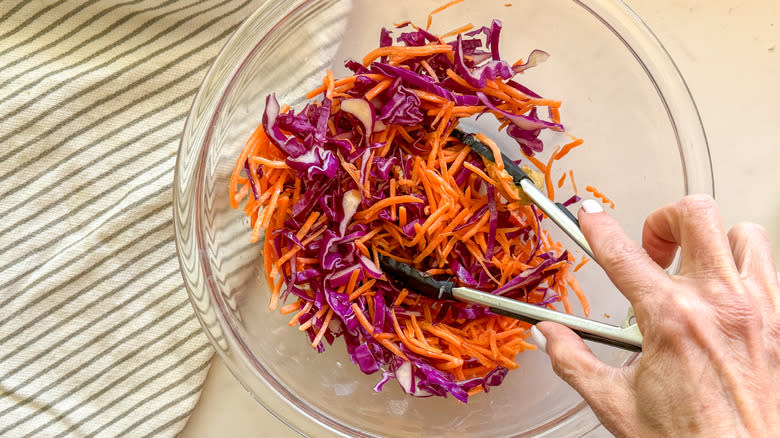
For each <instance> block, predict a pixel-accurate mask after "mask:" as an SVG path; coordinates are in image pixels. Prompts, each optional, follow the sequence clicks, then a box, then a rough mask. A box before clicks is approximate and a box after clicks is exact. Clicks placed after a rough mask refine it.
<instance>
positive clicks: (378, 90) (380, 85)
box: [365, 79, 393, 100]
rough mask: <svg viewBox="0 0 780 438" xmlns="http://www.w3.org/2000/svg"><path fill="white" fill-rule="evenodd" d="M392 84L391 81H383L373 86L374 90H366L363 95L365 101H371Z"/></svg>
mask: <svg viewBox="0 0 780 438" xmlns="http://www.w3.org/2000/svg"><path fill="white" fill-rule="evenodd" d="M392 83H393V80H392V79H385V80H384V81H382V82H380V83H378V84H376V85H374V88H372V89H370V90H368V91H367V92H366V94H365V97H366V100H371V99H373V98H375V97H376V96H378V95H379V93H381V92H383V91H385V90H387V88H388V87H389V86H390V84H392Z"/></svg>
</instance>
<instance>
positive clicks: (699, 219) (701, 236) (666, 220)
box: [642, 195, 736, 278]
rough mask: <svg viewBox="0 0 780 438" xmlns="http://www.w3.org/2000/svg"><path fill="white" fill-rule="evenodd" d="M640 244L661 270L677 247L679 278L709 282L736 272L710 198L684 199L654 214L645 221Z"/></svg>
mask: <svg viewBox="0 0 780 438" xmlns="http://www.w3.org/2000/svg"><path fill="white" fill-rule="evenodd" d="M642 241H643V244H644V245H645V248H646V249H647V251H648V253H649V254H650V255H651V257H652V258H653V259H654V260H657V261H658V262H659V264H660V265H662V266H664V265H666V266H668V263H669V262H671V258H672V257H673V256H674V254H673V251H674V250H676V247H677V246H678V245H679V246H680V248H681V258H682V261H681V266H680V274H681V275H693V276H696V277H704V278H710V277H715V276H724V275H730V274H732V273H734V272H735V270H736V268H735V266H734V262H733V259H732V255H731V247H730V245H729V242H728V240H727V238H726V232H725V230H724V228H723V223H722V222H721V220H720V211H719V210H718V206H717V204H715V201H714V200H713V199H712V198H711V197H710V196H706V195H691V196H686V197H685V198H683V199H681V200H680V201H678V202H675V203H674V204H670V205H667V206H665V207H662V208H660V209H658V210H656V211H654V212H653V213H651V214H650V215H649V216H648V217H647V219H646V220H645V227H644V232H643V236H642Z"/></svg>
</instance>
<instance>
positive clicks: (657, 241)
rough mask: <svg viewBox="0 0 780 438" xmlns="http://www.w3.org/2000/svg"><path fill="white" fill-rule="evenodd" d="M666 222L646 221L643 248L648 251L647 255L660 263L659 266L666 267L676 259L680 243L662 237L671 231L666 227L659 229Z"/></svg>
mask: <svg viewBox="0 0 780 438" xmlns="http://www.w3.org/2000/svg"><path fill="white" fill-rule="evenodd" d="M664 224H666V222H663V221H658V220H653V221H648V220H646V221H645V225H644V228H643V229H642V248H644V249H645V251H647V255H649V256H650V258H651V259H653V261H654V262H656V263H658V266H660V267H662V268H664V269H666V268H668V267H669V265H671V264H672V261H674V256H675V255H676V254H677V248H679V247H680V245H678V244H677V242H675V241H674V240H666V239H665V238H663V237H661V236H664V235H668V234H669V232H668V230H667V229H665V227H664V228H663V229H660V230H659V229H658V227H659V226H662V225H664Z"/></svg>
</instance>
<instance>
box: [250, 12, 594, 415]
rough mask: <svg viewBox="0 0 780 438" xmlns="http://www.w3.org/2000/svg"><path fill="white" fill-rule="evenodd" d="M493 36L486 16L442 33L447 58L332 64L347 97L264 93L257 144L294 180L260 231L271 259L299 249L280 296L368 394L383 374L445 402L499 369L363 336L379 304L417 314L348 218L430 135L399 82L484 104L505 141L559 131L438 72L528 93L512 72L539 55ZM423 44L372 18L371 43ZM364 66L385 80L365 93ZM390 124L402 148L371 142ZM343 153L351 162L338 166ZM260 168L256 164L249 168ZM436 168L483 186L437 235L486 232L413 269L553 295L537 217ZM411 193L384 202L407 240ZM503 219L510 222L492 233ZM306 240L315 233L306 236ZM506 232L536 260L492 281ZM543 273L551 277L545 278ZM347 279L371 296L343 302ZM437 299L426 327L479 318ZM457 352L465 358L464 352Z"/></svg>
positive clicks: (535, 144)
mask: <svg viewBox="0 0 780 438" xmlns="http://www.w3.org/2000/svg"><path fill="white" fill-rule="evenodd" d="M500 32H501V22H500V21H498V20H493V21H492V23H491V25H490V26H489V27H481V28H479V29H476V30H474V31H471V32H468V33H466V34H459V35H457V38H456V39H455V41H453V42H450V43H448V44H450V45H452V47H453V53H452V57H449V56H447V55H446V54H441V53H439V54H435V55H432V56H427V57H418V58H412V59H408V60H405V61H403V62H402V63H401V64H400V65H391V64H390V63H389V61H388V60H387V58H388V57H387V56H385V57H382V58H380V59H379V60H378V61H375V62H373V63H371V64H370V65H367V66H364V65H362V64H360V63H358V62H355V61H352V60H348V61H347V62H346V63H345V66H346V68H348V69H349V70H351V71H352V72H354V74H356V75H358V76H357V78H356V79H355V82H354V86H353V87H352V88H351V89H350V90H348V91H346V92H345V94H344V95H346V96H348V97H347V98H343V99H335V98H334V99H330V98H328V97H324V96H323V98H322V100H321V101H320V102H311V103H309V104H307V105H306V106H305V107H304V108H302V109H301V110H300V111H299V112H297V113H296V112H295V111H293V110H290V111H288V112H286V113H281V109H280V105H279V103H278V101H277V99H276V97H275V95H273V94H271V95H269V96H268V97H267V99H266V106H265V111H264V113H263V118H262V125H263V128H264V129H265V132H266V133H267V135H268V137H269V139H270V141H271V143H272V144H273V145H274V146H276V147H277V148H278V149H279V151H281V153H282V154H283V155H284V156H285V157H286V159H285V160H284V162H285V163H286V164H287V166H289V167H290V168H291V169H293V170H294V171H295V174H296V176H297V178H298V179H299V180H300V187H297V188H295V190H299V193H298V195H299V196H298V198H296V199H297V201H296V202H295V203H294V205H292V206H291V208H292V214H291V217H289V218H288V219H287V220H286V221H285V222H284V224H283V226H282V229H281V230H278V231H277V232H275V233H273V234H272V235H271V236H266V238H267V239H272V246H273V249H274V250H275V251H276V253H277V255H279V254H282V253H285V252H287V251H289V250H290V249H291V248H298V249H299V251H298V252H297V253H296V254H294V255H293V258H292V263H291V269H289V270H284V269H282V270H281V272H280V274H281V276H282V279H283V282H284V287H283V288H282V293H281V298H282V299H284V298H285V297H287V296H288V295H290V294H292V295H293V296H295V297H297V298H298V299H301V300H303V301H304V302H309V303H311V304H312V305H311V309H310V310H308V311H307V312H305V314H303V315H300V318H299V321H300V322H306V323H307V324H308V322H311V324H309V326H308V328H307V329H306V335H307V337H308V339H309V340H310V341H312V342H313V341H314V340H315V339H319V338H317V337H316V335H317V333H318V332H320V331H321V330H324V336H323V339H324V342H322V341H321V342H319V343H318V344H317V345H316V347H317V349H318V351H323V350H324V343H325V342H327V343H329V344H330V343H332V342H333V340H334V339H335V338H336V337H343V339H344V341H345V343H346V348H347V352H348V353H349V355H350V358H351V360H352V361H353V362H354V363H355V364H357V365H358V367H359V368H360V370H361V371H362V372H364V373H366V374H372V373H376V372H378V371H382V377H381V379H380V380H379V382H378V383H377V385H376V387H375V388H374V390H375V391H380V390H382V388H383V386H384V385H385V384H386V383H387V382H388V381H389V380H390V379H396V380H398V381H399V384H400V385H401V387H402V388H403V389H404V390H405V391H406V392H407V393H409V394H411V395H414V396H447V395H452V396H453V397H454V398H456V399H457V400H460V401H462V402H467V400H468V397H469V391H473V390H474V389H475V388H479V387H481V388H482V389H483V390H484V391H488V390H489V389H490V388H491V387H494V386H497V385H500V384H501V382H502V381H503V380H504V378H505V377H506V375H507V371H508V369H507V368H506V367H504V366H497V367H496V368H494V369H492V370H491V371H489V372H488V373H487V374H485V375H484V377H476V378H466V379H461V380H457V379H456V378H455V376H453V375H452V374H451V373H448V372H445V371H442V370H441V369H438V368H436V367H435V366H434V363H433V362H432V360H431V359H430V358H427V357H423V356H421V355H420V354H417V353H416V352H415V351H412V350H411V349H409V348H407V347H406V346H405V345H403V344H400V349H401V351H402V353H403V355H405V356H406V357H407V358H408V361H405V360H403V359H401V357H399V356H397V355H395V354H393V353H392V352H390V351H389V350H388V349H387V348H385V347H384V346H383V345H382V343H380V342H379V341H378V340H377V338H375V337H374V335H375V334H377V333H387V332H392V331H393V313H395V315H397V316H403V317H406V318H411V317H412V315H414V317H415V318H423V315H421V314H419V312H417V313H416V314H415V312H413V311H410V310H408V309H406V308H405V307H404V306H403V305H401V306H399V305H397V303H395V301H396V300H397V299H398V297H399V294H400V293H401V291H399V290H398V289H397V288H396V287H394V286H393V285H392V284H391V283H389V282H388V281H387V279H386V278H384V277H383V273H382V270H381V269H380V268H379V267H378V266H377V264H376V263H375V262H374V261H373V260H372V259H371V258H369V257H366V256H365V255H364V254H363V253H361V251H360V245H361V244H362V243H361V242H360V240H361V238H362V237H364V236H367V235H368V234H369V233H371V232H372V229H373V228H372V227H373V226H376V225H377V224H363V223H359V222H356V221H354V220H353V217H354V216H355V215H356V212H358V211H359V210H362V209H367V208H370V207H371V206H372V205H375V204H376V203H377V202H379V201H382V200H383V199H385V198H386V197H388V193H389V192H390V190H391V189H390V183H389V179H390V178H391V176H395V177H396V178H409V177H410V175H411V171H412V168H413V165H414V164H413V158H414V156H415V155H423V154H426V153H427V152H428V149H426V148H427V146H426V145H425V142H424V140H425V138H426V136H429V135H430V133H431V129H432V128H430V126H431V124H432V122H433V118H434V117H433V116H431V115H429V114H428V113H427V110H426V109H425V104H424V102H423V100H422V99H421V98H420V96H418V94H416V93H415V92H414V91H413V90H422V91H424V92H428V93H431V94H433V95H435V96H438V97H440V98H443V99H446V100H447V101H450V102H451V103H452V105H454V106H476V105H480V104H481V105H484V106H485V107H486V108H487V110H486V111H488V112H490V113H492V114H493V115H495V116H496V117H497V118H498V119H499V120H501V121H506V122H508V123H509V125H508V127H507V129H506V131H505V132H506V134H507V135H508V136H509V137H511V138H513V139H515V140H516V141H517V143H518V145H519V146H520V147H521V148H522V150H523V151H524V152H525V153H526V154H528V155H533V154H534V153H536V152H540V151H541V150H542V148H543V144H542V141H541V140H540V139H539V138H538V136H539V134H540V132H541V131H542V130H544V129H550V130H554V131H562V130H563V126H562V125H561V124H559V123H555V122H551V121H547V120H542V119H541V118H540V117H539V116H538V114H537V112H536V109H535V108H534V109H533V110H532V111H530V112H528V113H527V114H519V113H513V112H510V111H507V110H504V109H501V108H499V107H498V106H497V103H496V102H495V101H494V100H493V98H491V97H489V96H487V95H486V94H484V93H482V92H481V91H474V90H473V89H470V88H467V87H464V86H461V85H458V84H457V83H456V82H454V81H452V80H451V79H450V78H449V77H448V75H447V71H448V70H452V71H454V72H456V73H457V74H458V75H460V76H461V77H462V78H464V79H465V81H466V82H467V83H468V84H469V85H470V86H471V87H473V88H484V87H485V86H486V84H487V82H488V81H492V80H496V79H500V80H505V82H504V83H506V84H507V85H509V86H511V87H513V88H515V89H516V90H518V91H519V92H521V93H523V94H525V95H527V96H529V97H532V98H538V97H539V95H538V94H536V93H534V92H533V91H531V90H529V89H528V88H526V87H525V86H523V85H521V84H519V83H517V82H516V81H514V80H512V78H513V77H514V76H515V75H516V74H518V73H520V72H522V71H524V70H526V69H528V68H531V67H533V66H535V65H537V64H538V63H540V62H542V61H543V60H544V59H546V56H549V55H547V54H546V53H545V52H542V51H538V50H535V51H534V52H532V53H531V55H530V56H529V57H528V59H527V60H526V62H525V63H522V64H519V65H515V66H512V64H510V63H509V62H507V61H505V60H503V59H501V58H500V56H499V50H498V47H499V36H500ZM429 43H434V44H439V39H438V37H436V36H435V35H432V34H431V33H429V32H427V31H425V30H423V29H419V28H415V30H412V31H407V32H402V33H400V35H399V36H398V37H397V38H396V39H395V41H394V40H393V36H392V32H391V31H389V30H387V29H385V28H382V30H381V32H380V35H379V46H380V47H388V46H392V45H393V44H396V45H402V46H407V47H412V46H415V47H416V46H424V45H426V44H429ZM483 49H484V50H483ZM423 61H425V62H423ZM376 73H379V74H382V75H384V76H386V77H388V78H391V79H392V80H393V82H392V85H390V86H389V87H387V88H386V89H385V90H384V91H382V92H381V93H379V94H378V95H377V96H375V97H374V98H373V99H372V100H371V101H369V100H367V99H366V98H364V95H365V93H366V92H368V91H369V90H371V89H372V88H373V87H375V86H376V85H377V84H378V81H377V80H376V79H375V78H376V76H371V74H376ZM337 101H338V102H337ZM398 126H404V127H410V129H409V131H404V132H405V133H407V135H409V137H410V138H411V139H412V140H411V141H408V139H407V140H406V141H405V143H404V146H403V147H399V146H397V145H395V144H393V145H389V146H388V145H386V144H384V143H372V138H374V137H373V135H374V134H375V133H376V132H381V131H383V130H385V129H388V127H398ZM450 127H451V126H448V128H450ZM386 146H388V147H389V151H387V153H386V154H385V155H384V156H376V157H375V158H374V154H373V152H374V151H376V150H379V149H381V148H385V147H386ZM340 160H341V161H340ZM466 162H467V163H469V165H470V166H473V167H474V168H477V169H480V170H482V171H485V170H486V167H485V163H484V162H483V160H482V159H481V158H480V157H479V156H477V155H476V154H474V153H473V152H472V153H470V154H469V155H468V156H467V158H466ZM345 163H346V164H345ZM351 163H357V164H355V165H353V166H352V167H353V168H351V169H350V168H349V166H350V165H352V164H351ZM244 165H245V168H246V172H247V173H248V172H250V168H249V165H248V161H247V162H246V163H245V164H244ZM262 171H263V169H262V165H261V166H260V168H259V169H258V172H262ZM356 175H357V176H356ZM449 177H450V178H452V180H453V181H454V182H455V183H456V184H457V185H458V186H460V187H462V186H464V185H465V184H466V183H467V182H468V181H473V180H474V179H475V178H476V179H477V181H479V182H478V183H477V185H476V186H475V187H479V186H480V184H481V187H482V189H481V190H483V193H485V192H486V193H487V203H486V204H482V205H481V206H480V207H479V208H478V209H477V211H475V212H473V214H472V215H471V216H470V218H469V219H468V220H467V221H465V222H464V223H463V224H461V225H460V226H458V227H456V228H454V230H452V231H451V233H457V232H462V230H466V229H469V228H470V227H472V226H473V225H474V224H476V223H478V222H479V221H482V220H484V218H485V217H486V216H487V223H488V227H489V233H488V234H487V236H486V238H485V241H484V245H483V246H484V247H483V248H478V250H479V251H483V257H480V256H476V255H475V252H474V251H475V250H474V248H469V247H467V246H466V244H465V243H464V242H460V241H458V242H455V243H454V245H453V247H452V250H451V254H450V256H449V258H448V260H447V263H446V264H444V266H433V265H430V266H429V265H427V264H429V263H430V262H429V259H424V260H423V261H422V262H421V263H418V266H417V268H418V269H434V268H435V269H445V268H446V269H448V270H449V271H448V273H447V274H437V275H438V276H441V277H442V278H443V279H450V280H453V281H455V282H457V283H458V284H461V285H465V286H469V287H474V288H480V289H483V290H488V291H492V292H493V293H495V294H497V295H502V296H507V297H512V298H517V299H526V300H527V299H528V296H529V294H531V293H538V294H541V297H540V300H541V301H537V304H539V305H548V304H550V303H553V302H555V301H556V300H558V299H559V297H558V295H557V294H556V293H555V291H554V290H553V289H552V287H551V286H552V282H553V281H554V279H553V280H550V279H551V278H552V277H553V276H554V275H555V274H556V273H557V272H558V271H559V270H560V269H561V268H562V264H563V263H568V259H569V255H568V253H567V252H566V251H563V252H562V253H559V254H556V253H555V252H552V251H550V252H547V253H541V254H540V251H541V247H542V246H541V236H540V235H539V232H538V231H537V230H541V229H542V228H541V217H540V216H539V215H538V214H537V213H536V210H534V215H533V218H534V222H535V223H534V224H533V225H531V224H523V226H522V227H520V226H518V224H517V223H516V222H515V220H514V219H513V217H512V216H511V215H510V214H508V213H507V212H506V211H501V212H500V211H499V210H498V209H497V202H498V197H499V194H498V193H497V192H496V190H495V188H494V187H493V186H492V185H490V184H487V183H485V182H484V181H482V180H481V179H478V178H477V175H475V173H474V172H473V171H471V170H469V169H467V168H466V167H463V166H461V167H460V169H459V170H458V171H457V172H455V173H454V174H452V175H450V176H449ZM248 180H249V184H250V186H251V191H252V195H253V197H254V199H255V200H257V199H259V198H260V196H261V193H260V188H259V187H257V186H256V184H255V183H254V181H253V179H252V178H249V179H248ZM285 189H289V187H286V188H285ZM413 196H415V197H417V198H418V199H420V200H422V201H423V202H420V203H411V202H410V203H406V204H401V205H398V206H397V207H404V209H405V211H406V215H407V216H406V222H405V223H404V224H403V225H400V224H399V225H397V227H396V228H397V229H398V230H399V232H401V233H403V234H404V235H405V237H407V238H409V239H413V238H415V236H416V235H417V229H418V228H419V227H421V226H422V225H423V224H424V223H425V222H426V220H427V219H428V217H429V216H430V214H431V211H430V207H429V200H428V199H427V196H426V195H425V194H424V193H415V194H413ZM577 200H579V198H578V197H576V196H575V197H572V198H571V199H570V200H568V201H566V203H565V205H568V204H570V203H572V202H576V201H577ZM313 211H316V212H318V213H320V214H321V215H322V216H323V217H324V218H325V222H324V225H317V226H314V227H312V228H311V229H310V230H309V231H308V232H307V233H306V237H302V238H298V237H297V235H296V234H297V233H298V232H299V230H300V229H301V227H302V226H303V223H304V220H306V217H307V216H308V215H309V214H310V213H311V212H313ZM378 217H379V220H381V221H385V222H388V223H393V224H396V223H397V221H398V219H397V217H396V216H394V215H391V214H390V213H389V212H388V211H387V210H386V209H385V210H382V211H381V212H379V214H378ZM329 224H330V226H329ZM509 229H512V230H513V231H500V230H509ZM315 235H316V236H315ZM309 236H315V237H316V238H313V239H311V240H307V238H308V237H309ZM506 240H522V241H524V242H530V244H529V245H530V246H531V247H532V248H533V249H532V251H531V257H530V258H529V259H528V260H520V262H524V263H526V264H528V263H530V261H531V260H532V259H537V260H541V261H540V262H539V263H537V264H536V265H534V266H532V267H530V268H528V269H526V270H525V271H524V272H523V273H522V274H521V275H518V276H516V277H514V278H512V279H507V280H508V281H506V282H505V283H503V285H502V286H500V287H496V280H495V278H496V276H497V275H499V273H498V271H497V269H496V268H495V266H493V262H492V260H493V257H494V255H495V254H496V252H497V251H500V250H501V247H500V245H502V244H501V242H502V241H506ZM298 257H300V258H305V259H307V260H316V261H317V263H315V264H309V265H307V266H306V267H305V269H301V270H298V268H296V260H297V258H298ZM548 280H549V281H550V282H551V284H548V285H547V286H545V285H544V284H545V282H546V281H548ZM355 281H357V282H358V283H360V284H363V283H364V282H367V281H373V282H374V288H373V292H374V293H373V294H372V295H371V297H370V299H369V298H367V297H366V296H364V295H361V296H358V297H357V298H355V299H354V300H351V299H350V296H348V295H347V294H346V293H343V292H341V291H342V290H344V288H345V287H346V286H347V285H348V284H350V282H353V284H354V282H355ZM326 305H327V307H328V308H329V309H330V310H331V311H332V313H333V318H332V319H330V323H329V324H328V325H327V327H324V326H323V325H324V324H325V317H324V315H323V312H324V311H323V312H320V310H321V309H324V306H326ZM354 305H357V307H359V308H360V309H361V310H362V311H363V312H364V313H367V312H370V314H371V315H372V321H373V330H374V332H373V333H369V332H368V331H367V330H366V329H365V328H364V326H363V325H362V324H361V323H360V321H359V319H358V315H357V314H356V313H355V311H354V310H353V306H354ZM437 306H438V307H436V309H435V310H436V313H435V315H434V316H433V324H434V325H435V324H437V323H439V322H441V321H442V320H444V319H445V318H455V319H457V320H459V321H460V320H462V321H470V320H475V319H478V318H482V317H485V316H491V315H492V314H491V313H490V312H489V311H488V310H487V309H485V308H483V307H479V306H474V305H467V304H463V303H455V302H440V303H437ZM318 312H320V313H318ZM315 315H316V316H315ZM320 335H322V333H320ZM465 360H466V361H467V362H468V363H476V362H475V360H476V359H475V358H474V357H467V358H466V359H465Z"/></svg>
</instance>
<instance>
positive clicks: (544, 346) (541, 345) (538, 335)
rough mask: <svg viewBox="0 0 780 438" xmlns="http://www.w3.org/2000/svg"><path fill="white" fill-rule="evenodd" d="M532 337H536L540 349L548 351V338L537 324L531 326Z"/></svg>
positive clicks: (535, 340)
mask: <svg viewBox="0 0 780 438" xmlns="http://www.w3.org/2000/svg"><path fill="white" fill-rule="evenodd" d="M531 337H532V338H534V344H536V346H537V347H539V349H540V350H542V351H544V352H545V353H547V338H545V337H544V335H543V334H542V332H540V331H539V329H538V328H536V326H532V327H531Z"/></svg>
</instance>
